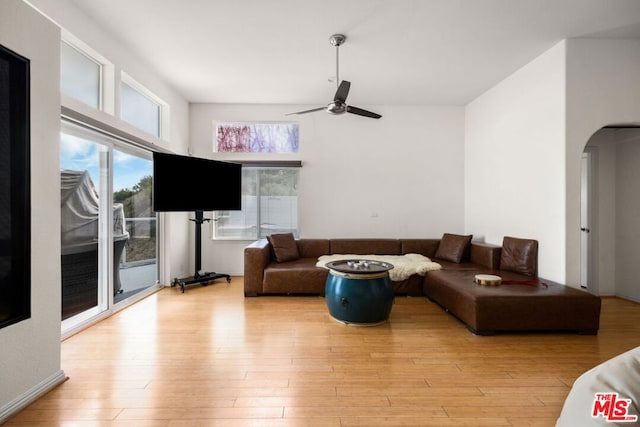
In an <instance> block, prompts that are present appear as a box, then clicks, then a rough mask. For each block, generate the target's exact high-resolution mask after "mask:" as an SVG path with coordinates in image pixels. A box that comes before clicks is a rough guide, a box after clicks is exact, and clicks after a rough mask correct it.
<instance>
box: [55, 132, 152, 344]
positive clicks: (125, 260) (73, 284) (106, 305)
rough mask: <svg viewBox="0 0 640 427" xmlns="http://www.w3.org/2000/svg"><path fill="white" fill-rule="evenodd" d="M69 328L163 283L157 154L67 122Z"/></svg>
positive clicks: (64, 187) (64, 194) (64, 191)
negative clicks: (154, 194)
mask: <svg viewBox="0 0 640 427" xmlns="http://www.w3.org/2000/svg"><path fill="white" fill-rule="evenodd" d="M60 140H61V143H60V178H61V228H62V233H61V245H62V257H61V270H62V313H61V314H62V331H63V333H64V332H65V330H70V329H72V328H75V327H77V326H78V325H81V324H82V323H84V322H87V321H90V319H92V318H93V317H95V316H98V315H99V314H101V313H103V312H105V311H108V310H111V309H113V308H114V307H117V304H118V303H120V304H125V303H127V302H130V301H132V300H134V299H136V297H141V296H143V295H144V294H145V291H147V292H149V291H150V290H151V288H154V287H155V285H156V283H157V250H156V220H155V214H154V213H153V211H152V209H151V183H152V160H151V153H148V152H145V151H142V150H138V149H135V148H134V147H127V146H126V145H123V144H122V143H120V142H119V141H115V140H113V139H111V138H109V137H106V136H104V135H101V134H98V133H94V132H92V131H89V130H87V129H83V128H80V127H77V126H75V125H70V124H66V123H63V132H62V134H61V139H60Z"/></svg>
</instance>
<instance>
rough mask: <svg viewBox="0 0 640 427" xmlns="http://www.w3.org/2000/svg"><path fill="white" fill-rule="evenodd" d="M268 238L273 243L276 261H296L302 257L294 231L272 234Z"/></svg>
mask: <svg viewBox="0 0 640 427" xmlns="http://www.w3.org/2000/svg"><path fill="white" fill-rule="evenodd" d="M267 240H268V241H269V243H270V244H271V248H272V250H273V255H274V256H275V258H276V261H278V262H285V261H295V260H297V259H298V258H300V254H299V253H298V245H297V244H296V239H295V237H293V233H283V234H272V235H270V236H267Z"/></svg>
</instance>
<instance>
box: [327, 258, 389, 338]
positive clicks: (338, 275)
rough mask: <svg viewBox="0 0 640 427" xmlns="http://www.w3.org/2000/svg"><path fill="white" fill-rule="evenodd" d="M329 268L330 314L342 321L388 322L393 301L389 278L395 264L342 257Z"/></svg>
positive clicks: (328, 303)
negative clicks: (342, 258)
mask: <svg viewBox="0 0 640 427" xmlns="http://www.w3.org/2000/svg"><path fill="white" fill-rule="evenodd" d="M326 267H327V268H328V269H329V275H328V276H327V282H326V285H325V298H326V301H327V308H328V309H329V314H331V317H333V318H334V319H335V320H337V321H338V322H340V323H344V324H350V325H356V326H357V325H362V326H374V325H377V324H380V323H384V322H385V321H386V320H387V319H388V318H389V314H390V313H391V307H392V305H393V297H394V296H393V287H392V285H391V279H389V270H391V269H392V268H393V265H392V264H389V263H387V262H380V261H372V260H341V261H333V262H329V263H327V264H326Z"/></svg>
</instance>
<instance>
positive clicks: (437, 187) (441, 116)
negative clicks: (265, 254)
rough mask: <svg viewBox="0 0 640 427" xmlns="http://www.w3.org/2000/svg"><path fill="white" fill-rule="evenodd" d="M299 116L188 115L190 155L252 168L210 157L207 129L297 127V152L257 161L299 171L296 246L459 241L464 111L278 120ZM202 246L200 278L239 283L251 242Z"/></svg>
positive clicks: (233, 108)
mask: <svg viewBox="0 0 640 427" xmlns="http://www.w3.org/2000/svg"><path fill="white" fill-rule="evenodd" d="M304 108H309V106H295V105H294V106H291V105H220V104H194V105H191V109H190V112H191V114H190V120H191V130H190V133H191V137H192V145H193V151H194V153H193V154H194V155H196V156H200V157H208V158H216V159H222V160H231V159H234V158H236V159H237V158H245V159H246V158H257V157H255V156H254V157H252V156H248V155H246V154H242V155H229V154H225V155H223V154H215V156H214V154H213V152H212V150H213V137H214V133H213V132H214V121H287V120H292V121H297V122H299V123H300V152H299V153H298V154H297V155H291V154H289V155H279V156H273V155H267V156H265V157H267V158H280V159H296V160H302V161H303V167H302V169H301V172H300V183H299V186H300V187H299V188H300V191H299V194H300V195H299V201H298V206H299V207H298V209H299V216H298V217H299V221H300V223H299V229H300V236H301V237H308V238H309V237H319V238H328V237H329V238H335V237H390V238H401V237H440V236H442V233H443V232H451V233H462V232H463V231H464V227H463V211H464V196H463V194H464V191H465V189H464V181H463V176H464V110H463V108H462V107H446V106H443V107H430V106H422V107H409V106H407V107H397V106H375V107H373V106H370V107H368V109H371V110H373V111H376V112H379V113H380V114H382V115H383V118H382V119H379V120H373V119H368V118H362V117H358V116H354V115H344V116H332V115H329V114H327V113H324V112H316V113H312V114H307V115H301V116H288V117H285V113H288V112H291V111H298V110H300V109H304ZM364 108H367V106H364ZM204 233H207V236H204ZM209 236H210V229H209V227H203V249H202V254H203V258H202V265H203V268H204V269H205V270H213V271H218V272H226V273H228V274H242V272H243V252H242V250H243V249H244V247H245V246H246V245H247V244H248V243H250V242H228V241H227V242H225V241H222V242H212V241H211V240H210V239H209V238H204V237H209ZM191 252H193V250H192V251H191Z"/></svg>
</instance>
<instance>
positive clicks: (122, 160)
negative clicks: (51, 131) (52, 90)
mask: <svg viewBox="0 0 640 427" xmlns="http://www.w3.org/2000/svg"><path fill="white" fill-rule="evenodd" d="M99 147H100V145H99V144H96V143H93V142H91V141H89V140H86V139H84V138H79V137H76V136H73V135H69V134H66V133H63V134H62V137H61V143H60V167H61V168H63V169H71V170H77V171H83V170H87V171H89V175H90V176H91V180H92V181H93V183H94V185H95V186H96V188H97V187H98V185H99V183H100V170H99V156H98V149H99ZM113 157H114V161H113V172H114V175H113V191H118V190H122V189H124V188H128V189H132V188H133V186H134V185H136V184H137V183H138V182H140V179H141V178H143V177H145V176H151V175H153V162H152V161H151V160H147V159H142V158H140V157H136V156H133V155H130V154H127V153H123V152H122V151H118V150H114V151H113Z"/></svg>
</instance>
